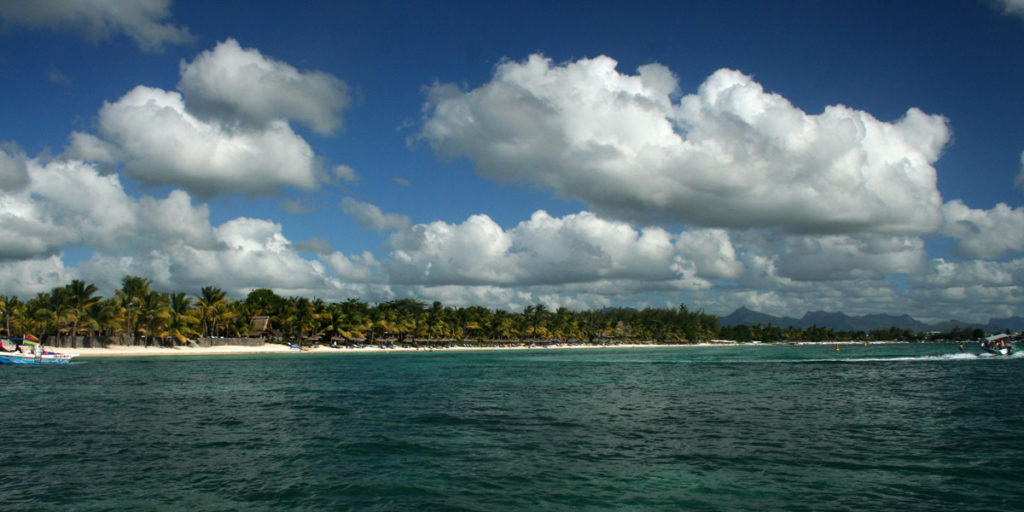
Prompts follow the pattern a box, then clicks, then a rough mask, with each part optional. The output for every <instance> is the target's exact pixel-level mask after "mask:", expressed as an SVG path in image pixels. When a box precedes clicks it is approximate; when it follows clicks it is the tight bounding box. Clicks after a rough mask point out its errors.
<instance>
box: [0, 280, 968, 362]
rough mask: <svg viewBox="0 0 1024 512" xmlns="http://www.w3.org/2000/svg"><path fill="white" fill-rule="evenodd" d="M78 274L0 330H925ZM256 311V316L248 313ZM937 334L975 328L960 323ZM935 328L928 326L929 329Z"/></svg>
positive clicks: (619, 333)
mask: <svg viewBox="0 0 1024 512" xmlns="http://www.w3.org/2000/svg"><path fill="white" fill-rule="evenodd" d="M97 291H98V290H97V287H96V285H94V284H88V283H85V282H83V281H80V280H74V281H72V282H71V283H69V284H67V285H65V286H60V287H56V288H53V289H52V290H50V291H49V292H42V293H39V294H37V295H36V296H35V297H33V298H31V299H28V300H25V301H22V300H21V299H19V298H18V297H14V296H3V295H0V331H2V332H3V334H5V335H7V336H19V335H23V334H28V333H31V334H34V335H37V336H40V337H41V338H44V339H45V340H46V343H48V344H51V345H56V346H62V347H75V348H78V347H83V346H84V347H93V346H98V345H103V344H110V343H116V344H123V345H137V346H151V345H159V346H178V345H182V344H186V343H189V342H190V340H196V339H199V338H215V337H227V338H240V337H253V336H258V337H267V338H271V339H273V340H274V341H278V342H289V343H305V344H310V343H322V344H342V345H355V344H374V345H401V346H414V347H420V346H438V345H451V344H456V343H458V344H476V345H488V344H525V345H538V344H539V345H550V344H554V343H590V344H595V343H596V344H607V343H621V342H632V343H638V342H643V343H696V342H699V341H706V340H713V339H729V340H736V341H751V340H760V341H764V342H787V341H788V342H793V341H804V340H808V341H868V340H909V341H923V340H926V339H929V338H928V336H926V335H924V334H921V333H913V332H910V331H906V330H900V329H887V330H878V331H870V332H863V331H858V332H835V331H833V330H832V329H828V328H824V327H817V326H812V327H809V328H802V329H801V328H794V327H788V328H780V327H777V326H773V325H771V324H769V325H767V326H762V325H760V324H758V325H754V326H746V325H738V326H729V327H723V326H722V325H721V322H720V319H719V318H718V317H717V316H715V315H710V314H707V313H704V312H703V311H690V310H689V309H688V308H687V307H686V306H685V305H681V306H679V307H678V308H646V309H642V310H637V309H632V308H608V309H603V310H599V311H570V310H568V309H566V308H564V307H563V308H558V309H556V310H554V311H552V310H551V309H549V308H548V307H547V306H545V305H544V304H534V305H529V306H526V307H525V308H524V309H523V311H521V312H509V311H503V310H500V309H499V310H491V309H488V308H485V307H482V306H469V307H450V306H445V305H443V304H442V303H440V302H433V303H432V304H429V305H428V304H426V303H424V302H421V301H417V300H414V299H397V300H392V301H387V302H382V303H379V304H369V303H367V302H364V301H362V300H359V299H357V298H351V299H348V300H345V301H343V302H326V301H324V300H321V299H315V298H314V299H310V298H306V297H282V296H280V295H278V294H277V293H275V292H274V291H273V290H270V289H266V288H261V289H256V290H253V291H251V292H250V293H249V294H248V296H246V297H245V298H244V299H237V300H235V299H231V298H229V297H228V296H227V294H226V292H225V291H224V290H222V289H219V288H216V287H213V286H207V287H204V288H202V289H201V290H200V291H199V293H198V294H196V295H194V296H190V295H187V294H186V293H183V292H173V291H172V292H165V291H160V290H155V289H153V284H152V281H150V280H149V279H145V278H142V277H138V276H131V275H129V276H125V277H124V278H123V279H122V280H121V288H119V289H117V290H115V292H114V296H112V297H108V298H104V297H100V296H98V295H97ZM254 319H262V320H263V321H262V322H254ZM951 334H952V337H950V336H949V335H946V336H945V337H946V339H967V338H970V337H975V338H976V337H979V336H980V335H983V334H984V333H978V332H972V331H968V330H964V331H962V332H954V333H951ZM933 337H934V335H933Z"/></svg>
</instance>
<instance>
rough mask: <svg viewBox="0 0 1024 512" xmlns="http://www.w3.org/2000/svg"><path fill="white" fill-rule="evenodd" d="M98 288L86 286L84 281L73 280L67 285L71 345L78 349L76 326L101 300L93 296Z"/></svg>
mask: <svg viewBox="0 0 1024 512" xmlns="http://www.w3.org/2000/svg"><path fill="white" fill-rule="evenodd" d="M97 290H98V288H96V285H94V284H86V283H85V281H81V280H79V279H75V280H73V281H71V284H69V285H67V299H68V307H69V308H70V313H71V318H72V323H71V343H72V346H73V347H75V348H78V324H79V321H80V320H82V319H84V318H86V317H87V312H88V310H89V308H90V307H92V305H93V304H96V303H98V302H99V301H100V300H101V298H100V297H96V296H94V294H95V293H96V292H97Z"/></svg>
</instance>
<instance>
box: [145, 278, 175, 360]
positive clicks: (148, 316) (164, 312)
mask: <svg viewBox="0 0 1024 512" xmlns="http://www.w3.org/2000/svg"><path fill="white" fill-rule="evenodd" d="M170 318H171V312H170V299H169V298H168V297H167V294H166V293H164V292H158V291H151V292H149V293H147V294H146V295H144V296H142V300H141V301H140V304H139V312H138V321H139V324H141V326H142V329H143V330H144V331H145V333H146V342H145V346H147V347H148V346H149V340H152V339H156V340H158V339H160V338H161V337H163V335H164V327H165V326H166V325H167V321H168V320H170Z"/></svg>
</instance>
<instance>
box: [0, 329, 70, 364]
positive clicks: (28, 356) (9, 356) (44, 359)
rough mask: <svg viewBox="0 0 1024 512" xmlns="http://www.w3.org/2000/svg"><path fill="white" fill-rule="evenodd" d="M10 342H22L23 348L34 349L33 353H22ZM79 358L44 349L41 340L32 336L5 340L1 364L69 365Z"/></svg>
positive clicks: (0, 350)
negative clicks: (72, 360)
mask: <svg viewBox="0 0 1024 512" xmlns="http://www.w3.org/2000/svg"><path fill="white" fill-rule="evenodd" d="M8 341H22V342H24V345H22V347H26V346H30V347H32V351H31V352H22V351H21V350H19V349H18V347H17V346H16V345H11V344H9V343H8ZM76 357H78V354H61V353H57V352H52V351H49V350H46V349H45V348H43V346H42V345H41V344H40V343H39V339H37V338H36V337H35V336H32V335H27V334H26V335H25V337H24V338H13V339H11V340H4V342H3V343H2V344H0V364H68V363H70V362H71V359H73V358H76Z"/></svg>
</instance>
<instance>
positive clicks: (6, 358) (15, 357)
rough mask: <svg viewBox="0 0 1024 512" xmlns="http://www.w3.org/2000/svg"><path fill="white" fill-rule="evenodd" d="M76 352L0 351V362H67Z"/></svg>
mask: <svg viewBox="0 0 1024 512" xmlns="http://www.w3.org/2000/svg"><path fill="white" fill-rule="evenodd" d="M74 357H78V354H42V355H38V356H37V355H35V354H21V353H17V352H0V364H68V363H70V362H71V359H72V358H74Z"/></svg>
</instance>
